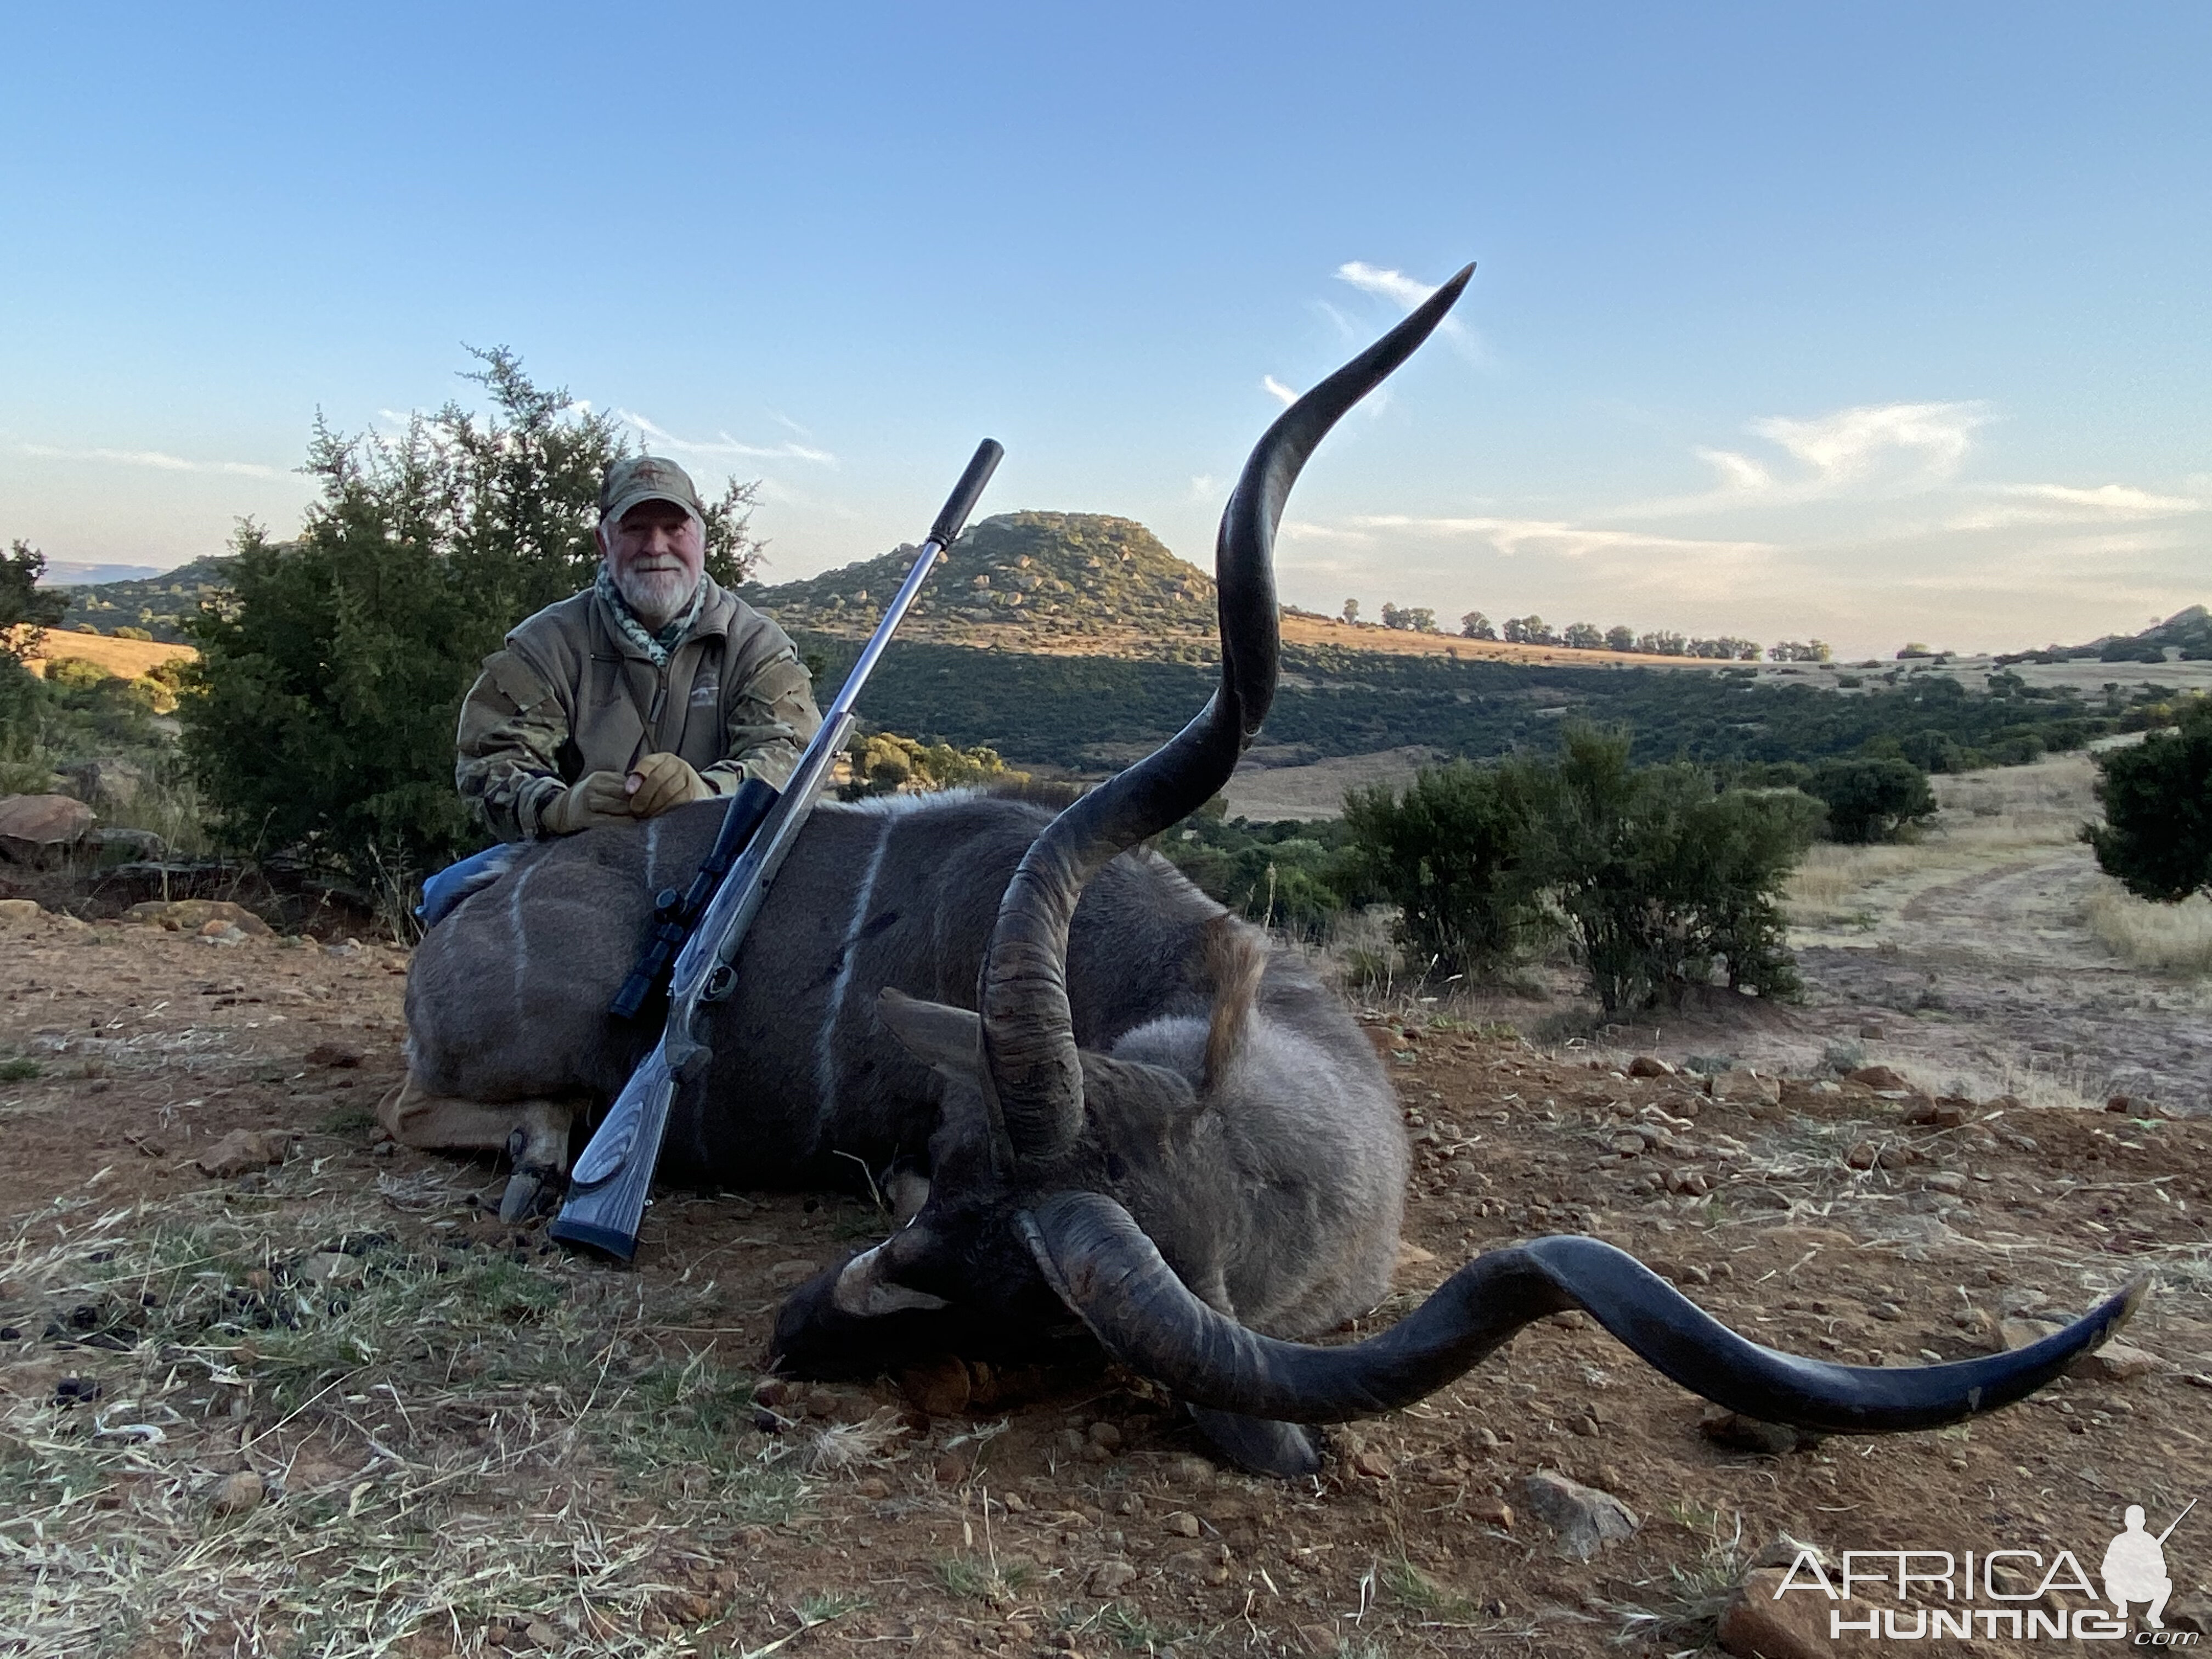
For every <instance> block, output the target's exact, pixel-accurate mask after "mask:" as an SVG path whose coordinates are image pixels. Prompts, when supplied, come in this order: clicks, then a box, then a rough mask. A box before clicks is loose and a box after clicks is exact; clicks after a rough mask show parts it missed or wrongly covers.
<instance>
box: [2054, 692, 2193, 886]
mask: <svg viewBox="0 0 2212 1659" xmlns="http://www.w3.org/2000/svg"><path fill="white" fill-rule="evenodd" d="M2097 771H2098V779H2097V799H2099V800H2100V801H2102V802H2103V803H2104V806H2105V822H2104V823H2103V824H2102V825H2091V826H2089V827H2088V828H2087V829H2083V830H2082V832H2081V838H2082V839H2083V840H2084V841H2086V842H2088V843H2089V845H2090V846H2091V847H2093V848H2095V849H2096V853H2097V863H2098V866H2099V867H2100V868H2101V869H2102V870H2103V871H2104V872H2105V873H2106V875H2108V876H2112V877H2115V878H2118V880H2119V881H2121V882H2122V883H2124V884H2125V885H2126V887H2127V889H2128V890H2129V891H2130V892H2131V893H2134V894H2135V895H2136V896H2138V897H2141V898H2147V899H2159V900H2163V901H2164V902H2167V903H2178V902H2179V901H2181V900H2183V899H2185V898H2187V897H2188V896H2190V895H2191V893H2212V698H2205V697H2202V696H2199V697H2197V698H2194V699H2192V700H2191V702H2190V703H2189V704H2188V705H2186V706H2185V708H2183V709H2182V710H2181V712H2180V717H2179V722H2178V724H2177V725H2176V726H2174V727H2173V728H2172V729H2171V730H2169V731H2164V732H2151V733H2149V734H2148V735H2147V736H2146V737H2145V738H2143V740H2142V743H2140V744H2136V746H2135V747H2134V748H2131V749H2114V750H2107V751H2106V752H2105V753H2104V754H2101V755H2100V756H2098V757H2097Z"/></svg>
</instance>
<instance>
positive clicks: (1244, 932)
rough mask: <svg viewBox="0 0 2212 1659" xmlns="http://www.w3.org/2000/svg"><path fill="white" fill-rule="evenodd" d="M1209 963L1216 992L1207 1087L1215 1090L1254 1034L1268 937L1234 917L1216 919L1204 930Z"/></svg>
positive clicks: (1208, 1034)
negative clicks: (1249, 1034)
mask: <svg viewBox="0 0 2212 1659" xmlns="http://www.w3.org/2000/svg"><path fill="white" fill-rule="evenodd" d="M1205 959H1206V977H1207V978H1208V979H1209V980H1210V981H1212V990H1213V1012H1212V1015H1211V1016H1210V1017H1209V1018H1208V1019H1207V1020H1206V1085H1205V1086H1206V1088H1208V1089H1211V1088H1212V1087H1213V1086H1214V1085H1215V1084H1216V1083H1218V1081H1219V1080H1220V1078H1221V1074H1222V1073H1224V1072H1225V1071H1227V1070H1228V1069H1229V1066H1230V1064H1231V1062H1232V1061H1233V1060H1235V1059H1236V1058H1237V1051H1238V1050H1239V1049H1241V1048H1243V1046H1244V1039H1245V1037H1246V1036H1247V1034H1248V1033H1249V1031H1250V1030H1251V1029H1252V1008H1253V1005H1254V1004H1255V1003H1256V1002H1257V1001H1258V1000H1259V997H1260V981H1261V977H1262V976H1263V975H1266V973H1267V935H1266V934H1265V933H1261V931H1260V930H1259V929H1258V928H1256V927H1251V926H1249V924H1247V923H1245V922H1242V921H1238V920H1237V918H1236V917H1235V916H1231V915H1219V916H1216V917H1215V918H1214V919H1213V920H1212V921H1210V922H1208V923H1206V952H1205Z"/></svg>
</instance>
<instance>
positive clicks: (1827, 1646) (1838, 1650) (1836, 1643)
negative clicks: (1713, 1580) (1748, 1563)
mask: <svg viewBox="0 0 2212 1659" xmlns="http://www.w3.org/2000/svg"><path fill="white" fill-rule="evenodd" d="M1789 1573H1790V1569H1789V1568H1787V1567H1759V1568H1756V1569H1754V1570H1753V1571H1751V1572H1748V1573H1747V1574H1745V1575H1744V1578H1743V1582H1742V1583H1740V1584H1738V1585H1737V1586H1736V1588H1735V1592H1734V1593H1733V1594H1732V1595H1730V1596H1729V1604H1728V1607H1726V1609H1725V1610H1723V1613H1721V1622H1720V1628H1719V1631H1718V1632H1717V1634H1718V1635H1719V1637H1720V1644H1721V1646H1722V1647H1723V1648H1725V1649H1726V1650H1728V1651H1729V1652H1730V1653H1733V1654H1737V1655H1740V1656H1741V1659H1854V1656H1859V1655H1870V1654H1875V1653H1877V1652H1879V1651H1881V1649H1880V1648H1879V1647H1878V1645H1877V1644H1875V1643H1874V1642H1872V1641H1870V1640H1869V1639H1868V1638H1865V1637H1863V1636H1856V1635H1849V1634H1847V1635H1844V1636H1843V1637H1842V1638H1838V1639H1831V1638H1830V1637H1829V1635H1828V1609H1829V1607H1831V1606H1832V1605H1835V1604H1833V1603H1831V1602H1830V1601H1829V1600H1828V1598H1827V1597H1826V1596H1825V1595H1818V1594H1804V1593H1800V1592H1798V1591H1795V1590H1793V1591H1792V1592H1791V1593H1790V1594H1789V1595H1785V1596H1784V1597H1783V1598H1782V1599H1781V1600H1780V1601H1777V1600H1775V1596H1774V1593H1775V1591H1776V1590H1778V1589H1780V1588H1781V1586H1782V1582H1783V1580H1784V1579H1785V1578H1786V1577H1789ZM1801 1582H1802V1581H1801ZM1869 1605H1872V1604H1871V1603H1870V1604H1869Z"/></svg>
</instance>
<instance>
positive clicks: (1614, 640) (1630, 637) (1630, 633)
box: [1605, 623, 1636, 651]
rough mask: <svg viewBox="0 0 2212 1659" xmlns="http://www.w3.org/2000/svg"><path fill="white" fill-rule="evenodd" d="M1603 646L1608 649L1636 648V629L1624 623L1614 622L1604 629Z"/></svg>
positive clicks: (1628, 649) (1623, 649)
mask: <svg viewBox="0 0 2212 1659" xmlns="http://www.w3.org/2000/svg"><path fill="white" fill-rule="evenodd" d="M1605 648H1606V649H1607V650H1608V651H1633V650H1635V649H1636V630H1635V629H1632V628H1631V627H1630V626H1629V625H1628V624H1627V623H1614V624H1613V626H1612V627H1611V628H1608V629H1606V630H1605Z"/></svg>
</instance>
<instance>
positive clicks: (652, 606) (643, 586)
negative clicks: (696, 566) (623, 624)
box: [615, 569, 699, 629]
mask: <svg viewBox="0 0 2212 1659" xmlns="http://www.w3.org/2000/svg"><path fill="white" fill-rule="evenodd" d="M698 586H699V583H698V579H697V578H696V577H694V576H687V575H685V574H684V572H683V571H681V570H637V569H631V570H628V571H625V572H623V573H622V574H619V575H617V577H616V578H615V592H617V593H619V594H621V595H622V596H623V604H624V605H628V606H629V608H630V609H631V610H632V611H635V612H636V613H637V618H638V620H639V621H640V622H641V623H644V624H645V625H646V626H647V628H649V629H662V628H665V627H667V626H668V624H669V623H671V622H674V621H675V620H676V618H677V617H678V616H679V615H681V614H682V612H683V611H684V606H686V605H690V603H691V595H692V593H693V592H695V591H696V589H697V587H698Z"/></svg>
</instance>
